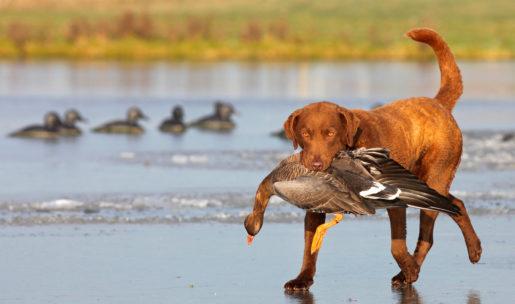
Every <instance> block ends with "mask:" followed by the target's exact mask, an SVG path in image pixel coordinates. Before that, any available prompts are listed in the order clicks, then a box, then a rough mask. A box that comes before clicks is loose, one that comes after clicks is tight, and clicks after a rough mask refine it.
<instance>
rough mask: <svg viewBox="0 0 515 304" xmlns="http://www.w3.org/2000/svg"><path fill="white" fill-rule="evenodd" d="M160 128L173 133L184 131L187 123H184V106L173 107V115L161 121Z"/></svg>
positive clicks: (162, 130)
mask: <svg viewBox="0 0 515 304" xmlns="http://www.w3.org/2000/svg"><path fill="white" fill-rule="evenodd" d="M159 130H160V131H161V132H165V133H172V134H182V133H184V131H186V124H185V123H184V110H183V109H182V107H180V106H176V107H174V108H173V109H172V116H171V117H170V118H168V119H166V120H164V121H163V122H162V123H161V125H160V126H159Z"/></svg>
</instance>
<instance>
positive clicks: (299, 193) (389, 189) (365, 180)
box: [272, 148, 458, 215]
mask: <svg viewBox="0 0 515 304" xmlns="http://www.w3.org/2000/svg"><path fill="white" fill-rule="evenodd" d="M272 182H273V189H274V194H276V195H278V196H280V197H281V198H283V199H284V200H286V201H288V202H290V203H292V204H294V205H295V206H297V207H299V208H302V209H306V210H309V211H313V212H322V213H352V214H358V215H365V214H374V213H375V210H376V209H379V208H395V207H408V206H409V207H415V208H419V209H429V210H435V211H443V212H445V213H448V214H458V208H457V207H456V206H454V205H452V204H451V202H450V200H449V199H448V198H446V197H444V196H442V195H440V194H439V193H438V192H436V191H435V190H433V189H431V188H430V187H429V186H428V185H427V184H426V183H424V182H423V181H421V180H419V179H418V178H417V177H416V176H415V175H413V174H412V173H411V172H409V171H408V170H406V169H405V168H404V167H402V166H401V165H400V164H398V163H397V162H395V161H394V160H393V159H391V158H390V157H389V154H388V151H387V150H386V149H381V148H373V149H364V148H361V149H357V150H352V151H342V152H340V153H339V154H338V155H337V156H336V157H335V159H334V160H333V162H332V164H331V166H330V168H329V169H328V170H327V171H326V172H319V171H311V170H308V169H307V168H305V167H304V166H303V165H302V164H300V157H299V156H298V155H294V156H291V157H289V158H287V159H286V160H283V161H282V162H281V163H280V164H279V166H278V167H277V168H275V169H274V171H273V178H272Z"/></svg>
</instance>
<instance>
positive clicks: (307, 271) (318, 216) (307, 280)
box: [284, 211, 325, 290]
mask: <svg viewBox="0 0 515 304" xmlns="http://www.w3.org/2000/svg"><path fill="white" fill-rule="evenodd" d="M323 223H325V214H324V213H314V212H309V211H308V212H306V217H305V218H304V258H303V260H302V268H301V270H300V273H299V275H298V276H297V277H296V278H295V279H293V280H291V281H288V282H286V284H284V288H285V289H286V290H308V289H309V287H310V286H311V285H313V277H314V276H315V271H316V262H317V256H318V251H316V252H315V253H313V254H311V243H312V242H313V236H314V235H315V231H316V229H317V227H318V226H320V225H322V224H323Z"/></svg>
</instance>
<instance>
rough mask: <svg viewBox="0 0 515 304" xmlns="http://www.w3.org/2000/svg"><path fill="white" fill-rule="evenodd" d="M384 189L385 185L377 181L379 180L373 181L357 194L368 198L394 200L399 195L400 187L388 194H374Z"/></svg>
mask: <svg viewBox="0 0 515 304" xmlns="http://www.w3.org/2000/svg"><path fill="white" fill-rule="evenodd" d="M384 189H386V187H385V186H384V185H383V184H381V183H379V182H374V183H373V185H372V187H370V188H368V189H367V190H363V191H360V192H359V195H360V196H362V197H364V198H369V199H383V200H392V201H393V200H395V199H397V198H398V197H399V195H400V194H401V189H397V192H395V193H394V194H390V195H386V196H384V195H381V194H380V195H374V194H378V193H380V192H381V191H383V190H384Z"/></svg>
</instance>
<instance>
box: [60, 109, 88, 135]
mask: <svg viewBox="0 0 515 304" xmlns="http://www.w3.org/2000/svg"><path fill="white" fill-rule="evenodd" d="M78 121H82V122H85V121H86V120H85V119H84V118H83V117H82V115H80V113H79V111H77V110H75V109H70V110H68V111H66V113H64V121H63V123H62V124H61V127H60V128H59V135H61V136H65V137H73V136H79V135H81V134H82V131H81V129H79V127H77V126H76V125H75V124H76V123H77V122H78Z"/></svg>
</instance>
